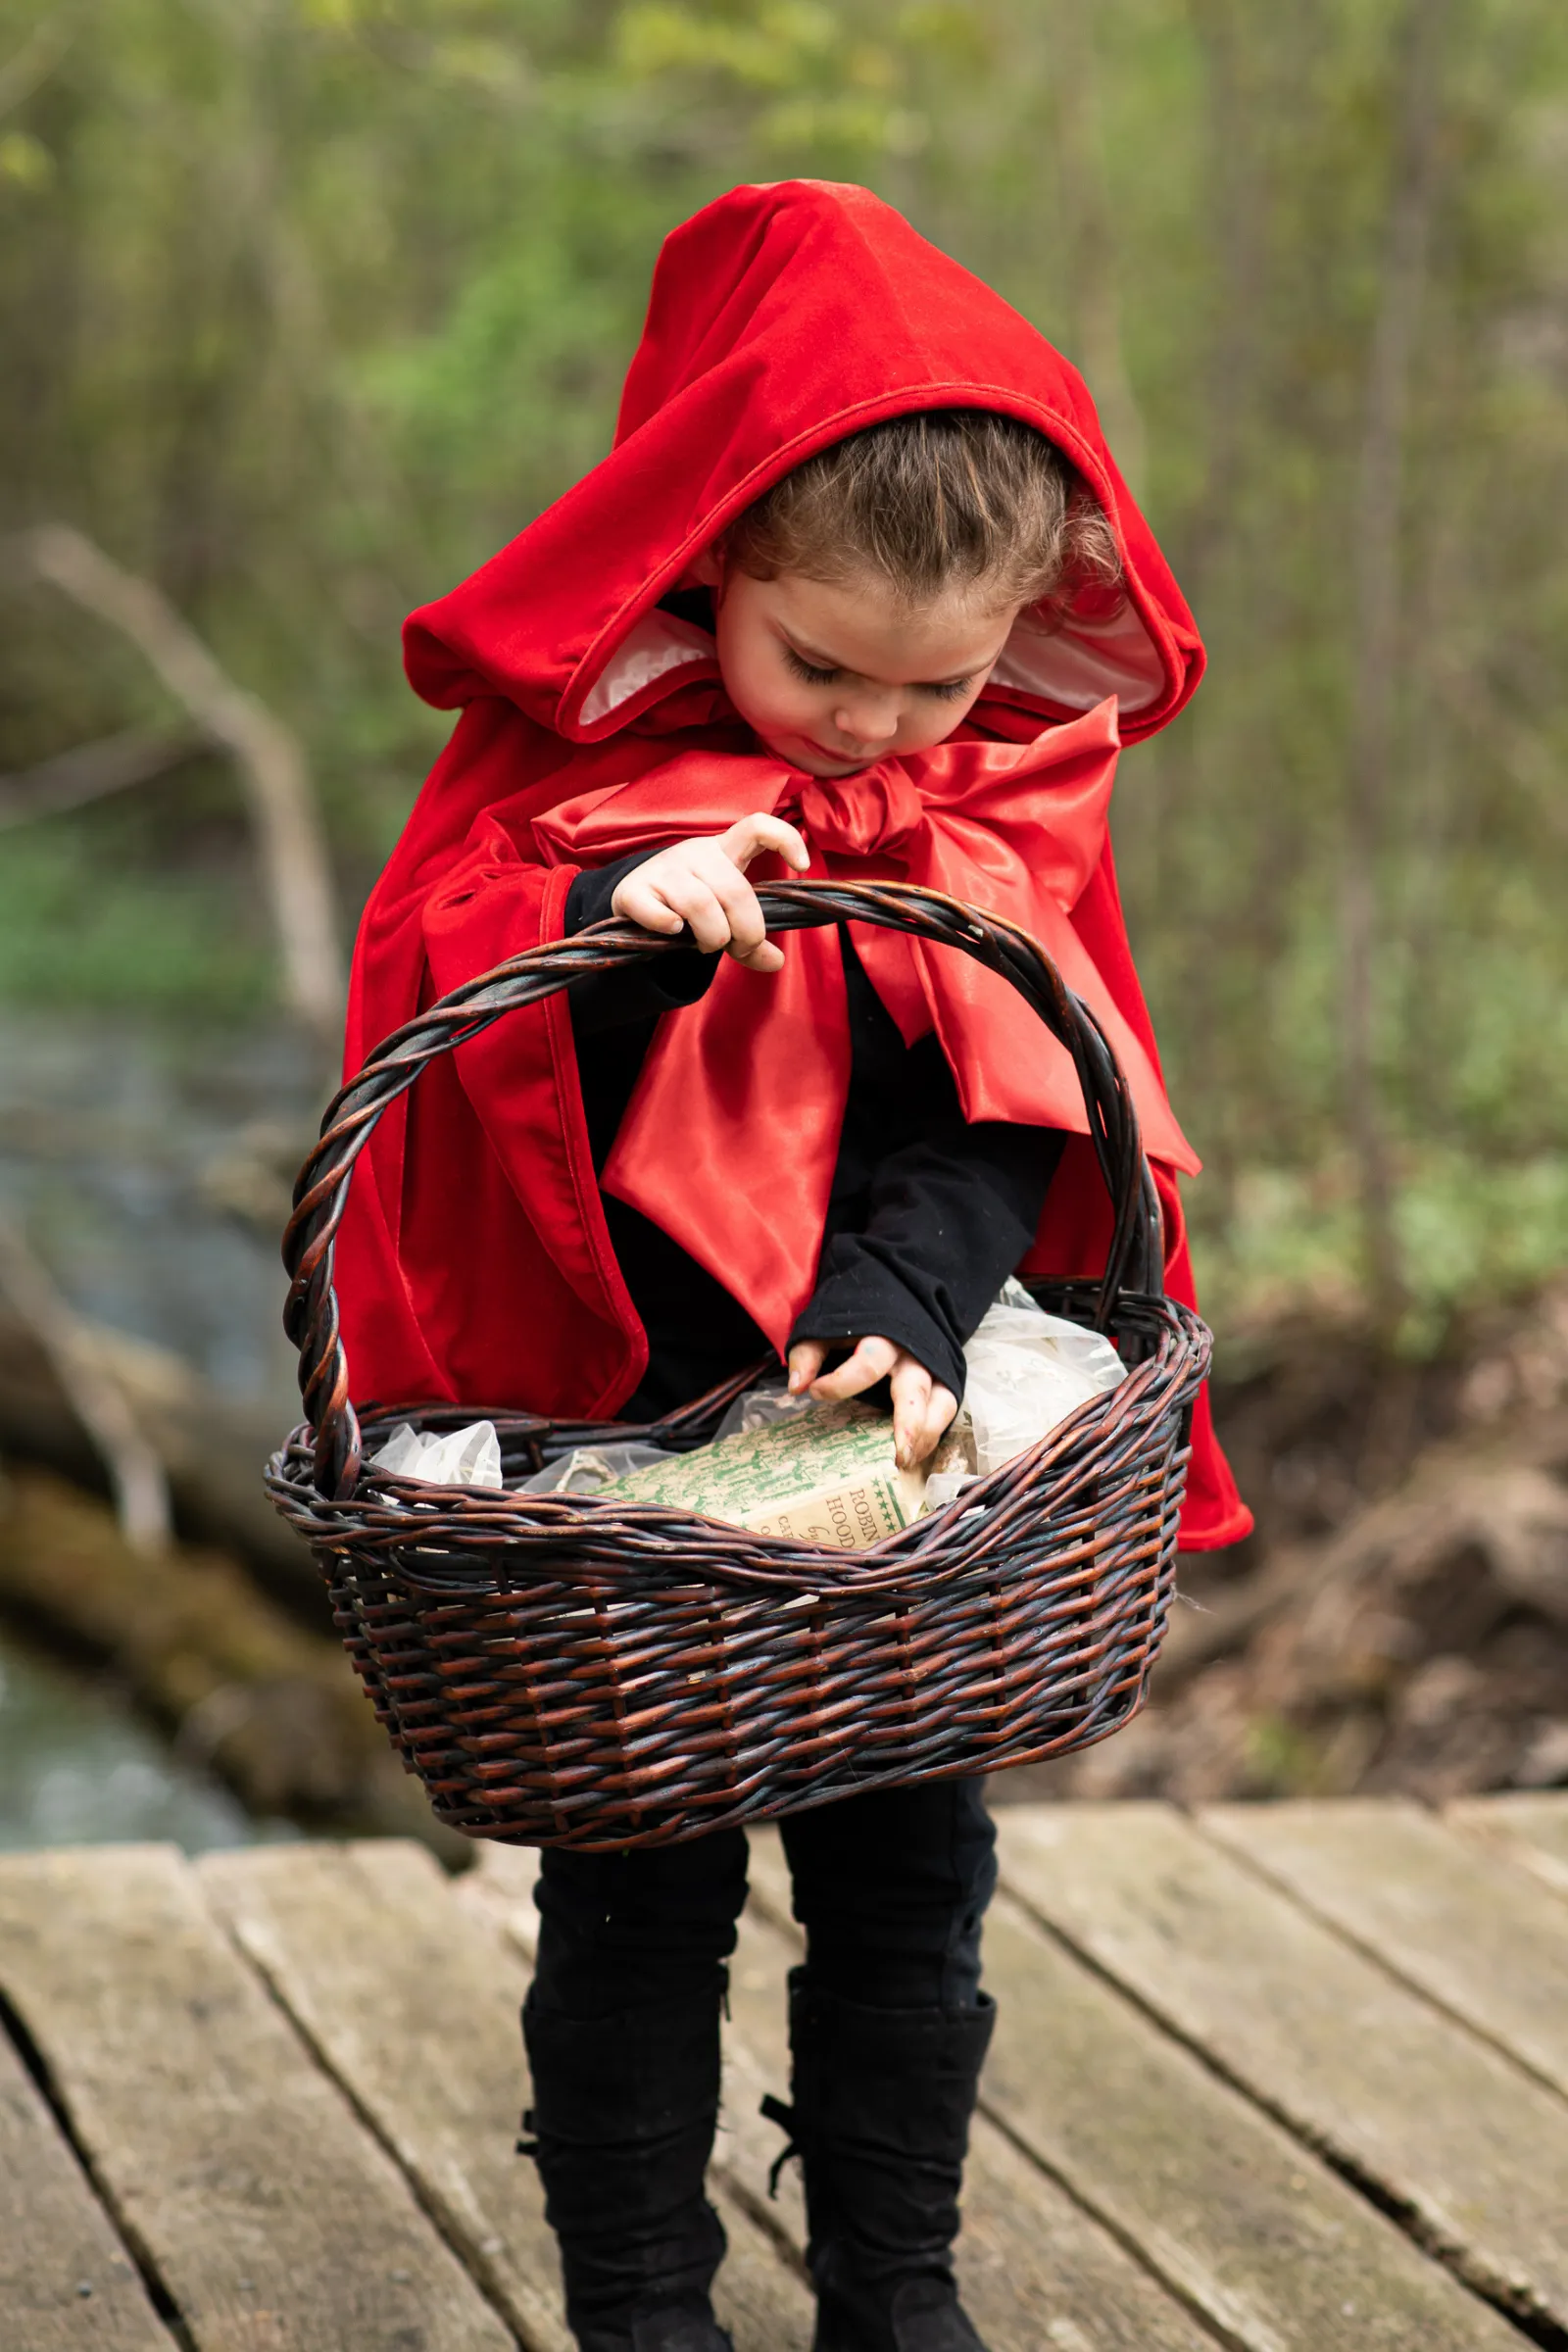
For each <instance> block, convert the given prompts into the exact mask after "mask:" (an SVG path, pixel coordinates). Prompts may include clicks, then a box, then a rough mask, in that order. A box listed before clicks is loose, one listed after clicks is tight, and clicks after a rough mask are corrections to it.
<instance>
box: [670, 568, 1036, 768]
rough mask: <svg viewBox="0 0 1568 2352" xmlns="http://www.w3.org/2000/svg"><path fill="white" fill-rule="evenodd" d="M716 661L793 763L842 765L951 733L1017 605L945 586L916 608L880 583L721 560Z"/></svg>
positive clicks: (732, 694)
mask: <svg viewBox="0 0 1568 2352" xmlns="http://www.w3.org/2000/svg"><path fill="white" fill-rule="evenodd" d="M716 605H717V634H718V665H719V669H720V671H721V672H722V675H723V679H724V688H725V691H726V693H727V694H728V696H729V699H730V701H731V702H732V703H733V704H734V706H735V708H736V710H737V711H739V712H740V715H741V716H742V718H744V719H745V721H746V723H747V725H748V726H749V727H750V728H751V729H752V731H753V733H754V734H756V735H757V736H759V737H760V740H761V742H762V743H764V744H765V745H766V747H767V749H768V750H769V751H770V752H774V753H776V754H777V756H778V757H779V758H780V759H781V760H788V761H789V763H790V765H791V766H792V767H800V768H804V769H805V770H806V772H807V774H808V775H812V776H849V775H853V774H854V773H855V771H856V769H857V768H860V767H869V766H870V764H871V763H872V761H873V760H881V759H884V758H886V757H887V755H888V754H890V753H896V752H925V751H929V750H930V749H931V746H932V745H933V744H936V743H941V742H942V741H943V739H944V737H946V736H948V735H951V734H952V732H953V730H954V728H955V727H956V725H957V724H958V721H959V720H960V719H961V718H962V717H963V716H964V714H965V712H966V711H968V709H969V707H970V705H971V704H972V703H973V702H974V700H975V697H976V696H977V695H978V694H979V692H980V689H981V687H982V686H983V685H984V684H985V682H986V679H987V678H988V677H989V676H990V674H991V667H992V664H993V663H994V662H995V661H996V660H997V657H998V655H999V654H1000V653H1001V652H1002V649H1003V647H1004V646H1005V644H1006V642H1007V633H1008V631H1009V630H1010V628H1011V627H1012V624H1013V621H1014V619H1015V618H1016V617H1017V613H1016V608H1008V609H1007V610H1006V611H1005V612H1000V613H999V612H997V611H996V610H995V609H994V608H989V609H988V608H987V607H986V606H985V605H984V604H983V603H977V602H976V601H975V600H974V598H973V596H972V595H971V596H967V597H966V596H961V595H949V596H946V597H942V598H939V599H938V600H937V601H936V602H935V603H932V604H929V605H922V606H919V607H917V608H916V609H915V610H914V611H912V612H911V611H910V609H909V608H908V607H907V605H902V604H900V603H899V602H898V601H897V600H896V598H895V597H894V596H893V594H892V591H891V590H890V589H889V588H888V587H887V585H886V584H885V583H884V582H882V581H880V580H878V579H876V578H874V577H870V576H867V577H862V578H859V579H857V580H855V581H852V582H847V583H844V584H842V585H839V586H831V585H829V584H828V583H827V582H826V581H823V580H809V579H807V578H805V577H804V576H803V575H802V574H801V573H799V572H780V573H778V574H777V576H776V577H775V578H773V579H771V580H757V579H753V577H752V575H751V574H750V572H745V571H741V570H739V569H738V568H737V567H736V566H735V565H733V564H727V565H725V567H724V573H723V576H722V578H721V580H720V582H719V587H718V593H717V599H716Z"/></svg>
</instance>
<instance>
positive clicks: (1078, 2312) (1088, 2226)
mask: <svg viewBox="0 0 1568 2352" xmlns="http://www.w3.org/2000/svg"><path fill="white" fill-rule="evenodd" d="M798 1957H799V1952H798V1949H797V1947H796V1945H795V1943H794V1942H793V1941H792V1939H790V1938H788V1937H786V1936H783V1935H781V1934H780V1932H779V1931H778V1929H777V1928H776V1927H774V1926H773V1925H772V1924H771V1923H770V1922H769V1921H767V1920H766V1919H764V1918H762V1917H761V1916H760V1913H759V1912H758V1911H757V1910H755V1909H754V1910H751V1911H749V1912H748V1913H747V1915H746V1917H745V1919H744V1920H743V1921H742V1923H741V1936H740V1943H739V1947H738V1949H737V1951H736V1955H735V1961H734V1964H733V1966H732V1968H731V1971H730V2018H731V2022H730V2032H729V2035H728V2037H727V2038H728V2050H727V2059H728V2065H727V2071H726V2077H725V2082H726V2093H727V2099H728V2122H729V2129H728V2131H726V2133H725V2135H724V2138H723V2141H722V2143H721V2146H722V2156H721V2161H722V2162H723V2163H724V2164H725V2165H726V2166H727V2167H728V2168H729V2169H730V2171H731V2173H732V2177H733V2178H734V2179H735V2181H736V2185H737V2188H738V2189H739V2191H740V2193H742V2194H743V2195H746V2196H749V2197H750V2198H752V2199H754V2200H756V2201H758V2202H759V2203H761V2202H763V2201H765V2199H766V2197H767V2173H768V2168H769V2166H770V2165H771V2164H772V2162H773V2160H774V2158H775V2157H777V2156H778V2155H779V2154H780V2152H781V2151H782V2149H783V2146H784V2141H783V2138H782V2136H781V2134H780V2132H779V2131H778V2129H777V2127H776V2126H775V2125H772V2124H768V2123H764V2122H763V2120H762V2118H761V2117H760V2114H759V2113H758V2101H759V2099H760V2096H761V2093H762V2091H763V2090H771V2091H774V2092H776V2093H777V2094H778V2095H779V2096H781V2097H782V2096H784V2095H786V2094H787V2092H788V2088H789V2047H788V2027H787V2014H786V2008H785V1983H784V1980H785V1976H786V1973H787V1971H788V1970H789V1968H790V1967H791V1965H792V1964H793V1963H794V1961H795V1960H796V1959H798ZM773 2210H774V2211H775V2212H776V2213H777V2214H778V2215H779V2217H780V2219H781V2220H782V2222H783V2224H784V2226H785V2227H786V2228H787V2229H788V2230H789V2232H790V2235H791V2237H792V2239H793V2241H794V2242H795V2243H796V2244H798V2245H804V2242H805V2234H806V2229H805V2211H804V2200H803V2199H802V2196H801V2188H800V2167H799V2166H798V2165H795V2164H791V2165H789V2166H787V2167H786V2168H785V2172H784V2175H783V2178H782V2180H781V2181H780V2186H779V2202H778V2204H777V2206H776V2207H774V2209H773ZM958 2275H959V2279H960V2283H961V2286H962V2290H963V2296H964V2301H965V2303H966V2304H967V2306H968V2308H969V2310H970V2312H971V2314H972V2316H973V2318H974V2321H975V2325H976V2326H977V2327H978V2328H979V2329H980V2332H981V2334H982V2335H983V2336H984V2338H985V2340H986V2343H987V2344H988V2345H989V2346H990V2347H991V2352H1041V2347H1042V2346H1047V2345H1049V2346H1055V2347H1059V2348H1060V2352H1213V2338H1212V2336H1211V2335H1210V2334H1209V2333H1208V2331H1207V2329H1206V2328H1203V2327H1201V2326H1200V2325H1199V2324H1198V2322H1197V2321H1196V2320H1195V2319H1194V2318H1193V2316H1192V2314H1191V2313H1190V2312H1188V2311H1187V2310H1186V2309H1184V2308H1183V2306H1182V2305H1181V2304H1179V2303H1177V2302H1175V2301H1174V2300H1173V2299H1172V2298H1171V2297H1170V2296H1169V2295H1168V2294H1167V2293H1165V2292H1164V2290H1163V2289H1162V2288H1161V2287H1159V2286H1158V2285H1156V2284H1155V2282H1154V2280H1153V2279H1152V2278H1150V2276H1149V2274H1148V2273H1147V2271H1145V2270H1144V2269H1143V2268H1142V2267H1141V2266H1140V2265H1139V2264H1138V2263H1136V2262H1134V2261H1133V2260H1132V2259H1131V2257H1130V2256H1129V2255H1127V2254H1126V2253H1124V2251H1123V2250H1122V2248H1121V2247H1120V2246H1119V2245H1117V2243H1116V2242H1115V2240H1114V2239H1113V2238H1112V2237H1111V2236H1110V2235H1109V2233H1108V2232H1107V2231H1106V2230H1105V2229H1103V2228H1102V2227H1101V2226H1100V2225H1099V2223H1097V2222H1095V2221H1093V2220H1092V2219H1091V2218H1090V2217H1089V2216H1088V2215H1087V2214H1085V2213H1083V2212H1082V2211H1080V2209H1079V2208H1078V2207H1077V2206H1076V2205H1074V2204H1073V2202H1072V2200H1071V2199H1070V2198H1069V2197H1067V2196H1066V2195H1064V2194H1063V2192H1062V2190H1061V2188H1060V2187H1059V2186H1058V2184H1057V2183H1056V2182H1055V2181H1054V2180H1049V2179H1048V2178H1047V2177H1046V2175H1045V2174H1044V2173H1042V2172H1041V2171H1040V2170H1039V2169H1038V2167H1037V2166H1035V2165H1034V2164H1032V2163H1031V2162H1030V2161H1029V2159H1028V2158H1027V2157H1026V2156H1024V2155H1022V2154H1021V2153H1020V2152H1019V2151H1018V2150H1017V2149H1016V2148H1014V2147H1013V2146H1012V2145H1011V2144H1010V2143H1009V2142H1008V2141H1007V2139H1006V2138H1005V2136H1004V2135H1003V2133H1002V2132H1001V2131H998V2130H997V2129H996V2127H995V2125H993V2124H990V2123H988V2122H987V2121H986V2119H985V2118H984V2117H983V2116H981V2117H977V2119H976V2122H975V2128H974V2133H973V2137H972V2141H971V2144H970V2150H969V2162H968V2166H967V2168H966V2172H965V2177H964V2198H963V2229H962V2232H961V2234H960V2236H959V2239H958Z"/></svg>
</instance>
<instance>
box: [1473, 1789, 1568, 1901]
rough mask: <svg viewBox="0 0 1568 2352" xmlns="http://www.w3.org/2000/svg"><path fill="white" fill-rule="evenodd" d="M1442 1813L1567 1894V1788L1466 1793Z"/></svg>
mask: <svg viewBox="0 0 1568 2352" xmlns="http://www.w3.org/2000/svg"><path fill="white" fill-rule="evenodd" d="M1444 1818H1445V1820H1446V1821H1447V1822H1449V1823H1450V1824H1451V1825H1452V1827H1453V1828H1454V1829H1456V1830H1462V1831H1463V1832H1464V1834H1465V1835H1466V1837H1470V1838H1481V1839H1482V1840H1483V1841H1484V1842H1485V1843H1487V1844H1489V1845H1492V1846H1495V1848H1496V1850H1497V1851H1498V1852H1499V1853H1502V1854H1505V1855H1506V1856H1507V1857H1508V1860H1509V1861H1510V1862H1516V1863H1518V1864H1519V1866H1520V1867H1521V1868H1522V1869H1524V1870H1528V1871H1532V1872H1533V1873H1534V1874H1535V1876H1536V1877H1537V1878H1538V1879H1540V1880H1541V1881H1542V1883H1543V1884H1544V1886H1547V1887H1550V1888H1551V1889H1552V1892H1553V1893H1554V1894H1568V1789H1552V1790H1549V1791H1548V1790H1541V1791H1539V1792H1536V1791H1531V1792H1529V1793H1521V1794H1519V1795H1517V1796H1466V1797H1461V1798H1458V1799H1456V1800H1455V1802H1454V1803H1452V1804H1450V1805H1446V1806H1445V1807H1444Z"/></svg>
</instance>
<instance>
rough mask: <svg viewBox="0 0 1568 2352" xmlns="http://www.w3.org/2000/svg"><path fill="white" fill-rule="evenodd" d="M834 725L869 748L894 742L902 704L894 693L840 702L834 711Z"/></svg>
mask: <svg viewBox="0 0 1568 2352" xmlns="http://www.w3.org/2000/svg"><path fill="white" fill-rule="evenodd" d="M833 724H834V725H835V726H836V727H837V729H838V731H839V733H840V734H841V735H847V736H848V737H849V739H850V741H851V742H852V743H858V744H860V745H861V746H863V747H864V748H866V749H870V748H871V747H872V746H874V745H876V744H879V743H891V742H892V741H893V738H894V736H895V735H897V733H898V731H899V704H898V698H897V696H895V695H877V696H875V697H872V696H858V697H857V698H856V700H855V701H854V702H850V703H841V704H840V706H839V708H838V709H837V710H836V711H834V713H833Z"/></svg>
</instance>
